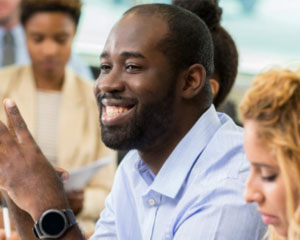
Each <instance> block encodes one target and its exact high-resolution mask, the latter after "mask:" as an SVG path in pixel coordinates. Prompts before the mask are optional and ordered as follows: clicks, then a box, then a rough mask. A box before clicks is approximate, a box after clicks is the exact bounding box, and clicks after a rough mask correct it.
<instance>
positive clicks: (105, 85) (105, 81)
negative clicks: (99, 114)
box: [95, 69, 125, 92]
mask: <svg viewBox="0 0 300 240" xmlns="http://www.w3.org/2000/svg"><path fill="white" fill-rule="evenodd" d="M95 88H96V92H97V91H101V92H122V91H124V89H125V82H124V81H123V79H122V73H120V71H119V70H118V69H111V71H110V72H109V73H103V74H101V73H100V75H99V77H98V79H97V81H96V86H95Z"/></svg>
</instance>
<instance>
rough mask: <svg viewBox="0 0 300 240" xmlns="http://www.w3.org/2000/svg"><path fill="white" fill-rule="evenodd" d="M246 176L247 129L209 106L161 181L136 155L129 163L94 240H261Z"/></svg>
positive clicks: (122, 168) (119, 174)
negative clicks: (247, 198) (246, 194)
mask: <svg viewBox="0 0 300 240" xmlns="http://www.w3.org/2000/svg"><path fill="white" fill-rule="evenodd" d="M248 173H249V164H248V161H247V160H246V158H245V154H244V151H243V131H242V129H241V128H239V127H238V126H236V125H235V124H234V123H233V121H232V120H231V119H230V118H229V117H228V116H227V115H225V114H217V113H216V111H215V108H214V107H213V106H211V107H210V108H209V109H208V110H207V111H206V112H205V113H204V114H203V115H202V116H201V118H200V119H199V120H198V121H197V123H196V124H195V125H194V126H193V128H192V129H191V130H190V131H189V132H188V133H187V134H186V136H185V137H184V138H183V139H182V140H181V142H180V143H179V144H178V145H177V146H176V148H175V149H174V151H173V152H172V153H171V155H170V156H169V158H168V159H167V161H166V162H165V163H164V165H163V166H162V168H161V169H160V171H159V172H158V174H157V175H156V176H155V175H154V174H153V173H152V172H151V170H150V169H149V168H148V167H147V165H146V164H145V163H143V162H142V160H141V159H140V157H139V155H138V152H137V151H131V152H129V153H128V154H127V155H126V156H125V158H124V159H123V161H122V162H121V164H120V166H119V168H118V170H117V173H116V176H115V181H114V184H113V188H112V191H111V193H110V195H109V196H108V198H107V200H106V208H105V209H104V210H103V212H102V213H101V216H100V219H99V221H98V223H97V225H96V230H95V233H94V235H93V237H92V238H91V240H96V239H97V240H98V239H110V240H111V239H120V240H150V239H154V240H169V239H176V240H195V239H200V240H261V239H262V237H263V235H264V233H265V226H264V225H263V223H262V222H261V217H260V215H259V213H258V212H257V211H256V206H255V205H253V204H246V203H245V201H244V200H243V191H244V187H245V181H246V178H247V175H248Z"/></svg>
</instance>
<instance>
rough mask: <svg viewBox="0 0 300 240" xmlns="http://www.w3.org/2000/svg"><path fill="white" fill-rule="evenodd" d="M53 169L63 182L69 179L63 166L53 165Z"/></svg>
mask: <svg viewBox="0 0 300 240" xmlns="http://www.w3.org/2000/svg"><path fill="white" fill-rule="evenodd" d="M54 169H55V170H56V172H57V174H58V176H59V177H60V179H61V180H62V181H63V182H65V181H67V180H68V179H69V172H68V171H67V170H65V169H63V168H60V167H57V166H54Z"/></svg>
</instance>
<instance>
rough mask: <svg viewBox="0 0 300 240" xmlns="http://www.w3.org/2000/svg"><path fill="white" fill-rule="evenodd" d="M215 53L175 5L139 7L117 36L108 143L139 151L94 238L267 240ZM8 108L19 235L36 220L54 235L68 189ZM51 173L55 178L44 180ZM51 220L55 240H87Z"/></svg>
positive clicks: (129, 159)
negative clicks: (217, 90)
mask: <svg viewBox="0 0 300 240" xmlns="http://www.w3.org/2000/svg"><path fill="white" fill-rule="evenodd" d="M212 49H213V47H212V42H211V36H210V34H209V31H208V29H207V27H206V26H205V24H204V23H203V22H202V21H201V20H200V19H199V18H198V17H197V16H195V15H194V14H192V13H191V12H189V11H186V10H183V9H180V8H178V7H175V6H170V5H164V4H150V5H140V6H137V7H134V8H132V9H130V10H128V11H127V12H126V13H125V14H124V16H123V18H122V19H121V20H120V21H119V22H118V23H117V24H116V25H115V27H114V28H113V29H112V31H111V33H110V35H109V37H108V40H107V42H106V44H105V47H104V50H103V53H102V54H101V57H100V61H101V67H100V68H101V73H100V76H99V78H98V81H97V85H96V88H95V95H96V97H97V100H98V104H99V110H100V122H101V131H102V139H103V141H104V143H105V144H106V145H107V146H109V147H111V148H114V149H136V150H132V151H131V152H129V153H128V155H127V156H126V157H125V159H124V160H123V161H122V163H121V165H120V167H119V169H118V171H117V174H116V177H115V182H114V186H113V189H112V192H111V194H110V195H109V197H108V198H107V200H106V208H105V210H104V211H103V212H102V214H101V217H100V220H99V221H98V223H97V226H96V230H95V233H94V235H93V236H92V238H91V239H93V240H96V239H125V240H127V239H128V240H140V239H154V240H156V239H158V240H161V239H163V240H167V239H177V240H181V239H201V240H215V239H218V240H223V239H224V240H260V239H261V238H262V236H263V234H264V226H263V225H262V223H261V220H260V217H259V214H258V213H257V212H256V210H255V207H254V206H253V205H246V203H245V202H244V200H243V197H242V194H243V188H244V184H245V180H246V177H247V174H248V171H249V166H248V164H247V161H246V159H245V155H244V152H243V147H242V138H243V132H242V130H241V129H240V128H239V127H237V126H236V125H235V124H234V123H233V121H232V120H231V119H230V118H229V117H227V116H226V115H223V114H217V113H216V111H215V109H214V106H213V105H212V94H211V89H210V85H209V77H210V75H211V73H212V71H213V50H212ZM5 107H6V110H7V115H8V119H9V123H10V126H11V134H13V135H14V134H15V135H16V136H17V141H16V142H13V141H12V137H11V136H10V135H9V133H8V130H7V129H6V127H5V126H4V125H3V124H0V132H1V133H2V137H1V138H0V141H2V143H1V144H0V147H1V145H2V148H3V147H5V149H6V150H5V151H1V154H0V169H1V170H2V171H5V170H6V169H8V166H7V165H6V164H4V163H3V162H10V163H11V164H9V172H10V174H8V175H5V176H4V174H1V172H0V184H1V187H2V188H3V189H5V190H7V193H8V196H9V197H10V198H11V200H10V199H8V200H9V201H8V203H9V206H10V208H11V212H12V213H13V214H14V215H15V217H16V218H17V220H18V219H19V220H21V216H22V214H20V213H19V212H20V211H19V210H20V209H17V207H16V206H18V207H19V208H21V209H23V210H25V211H27V213H29V215H27V217H26V220H24V219H25V217H23V218H22V226H20V225H18V224H17V229H18V231H19V234H20V235H22V236H29V235H28V234H29V231H28V230H27V229H28V227H29V226H30V225H32V219H33V220H34V221H35V222H38V224H40V225H39V228H45V229H44V230H46V232H47V225H46V224H44V225H43V223H44V222H45V221H46V220H45V218H47V216H48V215H49V211H50V213H51V214H52V216H53V215H55V214H57V211H59V212H60V213H61V214H63V213H62V212H61V210H62V209H66V208H68V204H67V203H66V201H65V200H64V196H65V195H64V192H63V190H62V187H61V185H60V183H59V180H58V178H57V177H55V172H54V171H53V169H51V168H50V166H49V164H47V161H45V158H44V157H43V155H42V154H41V152H40V151H39V150H38V149H36V148H37V147H36V146H35V144H34V143H33V142H32V140H31V138H30V135H29V133H28V132H27V130H26V128H25V126H24V123H23V122H22V119H21V117H20V115H19V113H18V111H17V108H16V106H15V105H14V103H13V102H11V101H9V100H8V101H6V102H5ZM0 149H1V148H0ZM13 163H18V164H13ZM37 164H38V165H39V171H35V168H34V166H36V165H37ZM25 166H26V167H25ZM23 168H24V169H26V173H23V172H24V171H25V170H22V169H23ZM7 171H8V170H7ZM25 174H26V175H25ZM22 176H24V177H25V176H26V182H24V183H23V184H22V189H20V187H19V184H18V181H20V180H19V179H22ZM43 176H53V177H52V178H50V177H49V178H47V179H44V181H37V180H39V179H42V178H43ZM20 185H21V184H20ZM24 189H26V190H27V191H24ZM36 189H38V190H36ZM45 197H46V201H43V199H44V198H45ZM13 202H14V203H15V204H16V205H14V204H13ZM53 209H54V210H53ZM55 211H56V212H55ZM17 212H18V213H19V214H18V215H17V214H16V213H17ZM70 215H71V214H70V213H69V216H68V218H70V219H71V220H70V222H71V223H73V222H74V221H73V220H72V217H70ZM41 216H42V217H41ZM47 219H48V221H47V222H46V223H47V224H51V226H54V227H55V228H54V229H52V232H51V231H50V232H51V234H53V232H55V233H59V234H61V235H59V236H62V234H63V237H61V238H60V239H83V237H82V236H81V235H80V232H79V230H78V228H77V227H76V225H74V224H70V225H68V226H66V227H65V226H62V225H63V224H62V223H59V221H54V220H53V218H50V219H49V218H47ZM30 222H31V223H30ZM61 229H63V230H61ZM48 232H49V231H48ZM28 238H29V237H28Z"/></svg>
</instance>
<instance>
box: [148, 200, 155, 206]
mask: <svg viewBox="0 0 300 240" xmlns="http://www.w3.org/2000/svg"><path fill="white" fill-rule="evenodd" d="M149 205H150V206H151V207H153V206H154V205H155V200H154V199H152V198H151V199H149Z"/></svg>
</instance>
